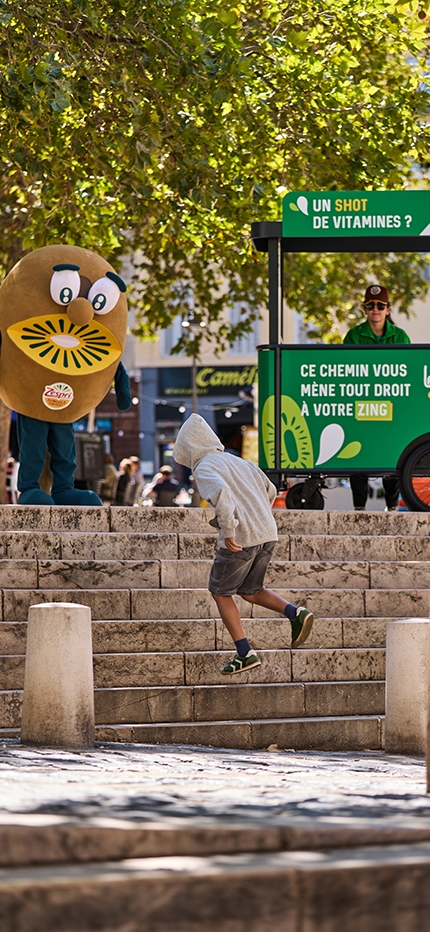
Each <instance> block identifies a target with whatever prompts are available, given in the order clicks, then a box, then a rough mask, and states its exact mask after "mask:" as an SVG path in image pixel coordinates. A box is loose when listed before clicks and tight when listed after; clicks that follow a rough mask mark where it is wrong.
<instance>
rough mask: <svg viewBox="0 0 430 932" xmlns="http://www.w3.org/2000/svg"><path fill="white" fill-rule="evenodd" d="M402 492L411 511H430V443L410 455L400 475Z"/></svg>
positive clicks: (424, 444)
mask: <svg viewBox="0 0 430 932" xmlns="http://www.w3.org/2000/svg"><path fill="white" fill-rule="evenodd" d="M400 491H401V493H402V498H403V501H404V503H405V505H407V507H408V508H410V510H411V511H430V443H423V444H422V445H421V446H420V447H417V448H416V450H413V451H412V453H410V454H409V456H408V458H407V460H406V462H405V464H404V466H403V469H402V472H401V474H400Z"/></svg>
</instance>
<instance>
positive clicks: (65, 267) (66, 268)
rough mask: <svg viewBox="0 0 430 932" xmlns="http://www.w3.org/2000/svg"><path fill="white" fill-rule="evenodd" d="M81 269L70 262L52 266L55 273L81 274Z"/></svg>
mask: <svg viewBox="0 0 430 932" xmlns="http://www.w3.org/2000/svg"><path fill="white" fill-rule="evenodd" d="M79 269H80V266H79V265H70V263H68V262H62V263H61V264H60V265H53V266H52V271H53V272H66V271H69V272H79Z"/></svg>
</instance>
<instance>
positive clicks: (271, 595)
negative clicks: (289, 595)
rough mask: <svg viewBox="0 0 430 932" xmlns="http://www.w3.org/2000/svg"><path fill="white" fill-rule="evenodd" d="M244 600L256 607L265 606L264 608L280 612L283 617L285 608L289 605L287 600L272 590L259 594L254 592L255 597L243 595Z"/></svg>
mask: <svg viewBox="0 0 430 932" xmlns="http://www.w3.org/2000/svg"><path fill="white" fill-rule="evenodd" d="M242 599H245V602H254V603H255V605H263V606H264V608H270V609H271V610H272V612H279V613H280V614H281V615H283V614H284V609H285V606H286V605H288V604H289V603H288V602H287V600H286V599H283V598H282V596H281V595H278V593H277V592H273V590H272V589H260V591H259V592H254V594H253V595H243V596H242Z"/></svg>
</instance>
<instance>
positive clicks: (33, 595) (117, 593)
mask: <svg viewBox="0 0 430 932" xmlns="http://www.w3.org/2000/svg"><path fill="white" fill-rule="evenodd" d="M142 591H145V590H142ZM151 591H152V592H153V591H154V590H151ZM43 602H74V603H77V604H78V605H88V606H89V608H90V609H91V617H92V618H94V619H97V618H100V619H118V618H130V591H129V590H127V589H95V590H91V589H78V590H75V589H33V590H32V589H11V590H8V589H4V590H3V618H4V620H5V621H26V620H27V618H28V610H29V608H30V605H40V604H41V603H43Z"/></svg>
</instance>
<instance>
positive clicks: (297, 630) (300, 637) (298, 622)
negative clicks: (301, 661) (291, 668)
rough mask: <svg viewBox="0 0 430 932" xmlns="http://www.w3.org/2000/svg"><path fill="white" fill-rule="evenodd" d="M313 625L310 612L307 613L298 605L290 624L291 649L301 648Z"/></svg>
mask: <svg viewBox="0 0 430 932" xmlns="http://www.w3.org/2000/svg"><path fill="white" fill-rule="evenodd" d="M313 623H314V616H313V614H312V612H310V611H308V609H307V608H305V607H304V606H303V605H299V607H298V609H297V611H296V617H295V619H294V621H292V622H291V649H292V650H294V649H295V648H296V647H301V645H302V644H304V643H305V641H307V639H308V637H309V635H310V633H311V631H312V625H313Z"/></svg>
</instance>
